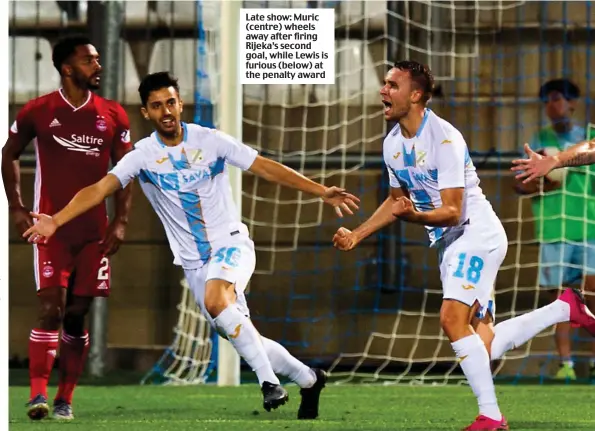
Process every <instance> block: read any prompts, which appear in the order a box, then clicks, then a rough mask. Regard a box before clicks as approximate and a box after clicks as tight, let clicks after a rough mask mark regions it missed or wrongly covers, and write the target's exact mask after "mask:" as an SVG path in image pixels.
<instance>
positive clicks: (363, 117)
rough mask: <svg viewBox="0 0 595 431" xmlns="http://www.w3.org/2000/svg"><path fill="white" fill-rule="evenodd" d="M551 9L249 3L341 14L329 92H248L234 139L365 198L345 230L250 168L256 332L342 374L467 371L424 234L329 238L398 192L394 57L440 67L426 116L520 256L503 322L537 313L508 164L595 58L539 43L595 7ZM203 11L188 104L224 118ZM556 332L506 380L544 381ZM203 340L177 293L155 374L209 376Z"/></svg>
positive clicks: (532, 256)
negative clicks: (386, 90)
mask: <svg viewBox="0 0 595 431" xmlns="http://www.w3.org/2000/svg"><path fill="white" fill-rule="evenodd" d="M547 3H548V2H522V1H401V2H383V1H365V2H364V1H271V2H265V1H263V2H259V1H247V2H244V3H243V7H246V8H267V7H268V8H283V7H285V8H305V7H310V8H314V7H317V8H323V7H330V8H334V9H335V17H336V18H335V25H336V29H335V41H336V69H335V70H336V80H335V84H334V85H244V86H243V89H242V95H243V103H242V138H243V141H244V142H246V143H247V144H249V145H251V146H252V147H254V148H256V149H257V150H259V151H260V153H261V154H262V155H264V156H267V157H271V158H273V159H275V160H278V161H280V162H282V163H285V164H287V165H289V166H291V167H293V168H294V169H296V170H298V171H300V172H302V173H303V174H304V175H306V176H308V177H310V178H312V179H315V180H316V181H319V182H322V183H323V184H326V185H337V186H341V187H346V188H347V189H349V190H350V191H351V192H353V193H355V194H357V195H358V196H360V198H361V199H362V202H361V210H360V211H359V212H358V214H357V215H356V216H354V217H347V218H345V219H343V220H337V219H336V218H335V216H334V212H333V211H331V210H329V209H328V208H325V207H324V205H323V204H322V203H321V202H320V200H318V199H315V198H312V197H311V196H306V195H304V194H302V193H298V192H294V191H292V190H289V189H286V188H282V187H280V186H277V185H274V184H271V183H268V182H266V181H264V180H262V179H259V178H256V177H254V176H253V175H251V174H247V173H246V174H244V175H243V179H242V193H241V196H242V216H243V221H244V223H246V225H247V226H248V227H249V229H250V233H251V236H252V238H253V239H254V241H255V245H256V251H257V267H256V272H255V274H254V277H253V278H252V282H251V284H250V291H249V296H248V301H249V304H250V308H251V313H252V318H253V320H254V322H255V324H256V326H257V327H258V329H259V331H261V332H262V333H263V334H264V335H266V336H267V337H270V338H273V339H276V340H278V341H279V342H281V343H282V344H283V345H285V347H287V348H288V350H290V352H292V353H293V354H294V355H296V356H297V357H298V358H300V359H302V360H304V361H306V362H308V363H310V364H314V365H316V364H318V365H319V366H321V367H323V368H325V369H327V370H330V372H331V375H332V376H333V377H336V378H337V379H338V380H339V381H343V382H345V381H364V382H371V381H385V382H395V383H399V382H424V381H432V382H447V381H449V380H459V379H463V377H462V375H461V373H460V370H459V369H458V365H457V363H456V361H455V357H454V354H453V352H452V348H451V346H450V343H449V342H448V340H447V338H446V337H445V336H444V334H443V333H442V331H441V330H440V324H439V319H438V316H439V307H440V301H441V294H442V291H441V287H440V284H439V280H440V279H439V274H438V271H437V268H438V267H437V262H436V256H435V252H434V251H433V250H430V249H428V248H427V240H426V238H425V234H424V232H423V230H422V228H418V227H415V226H413V227H412V226H406V225H404V224H403V225H401V226H391V227H389V228H387V229H385V230H383V231H382V232H380V233H379V235H377V236H375V237H372V238H370V239H368V240H366V241H365V242H364V243H362V244H361V245H360V246H359V247H358V249H356V250H355V251H353V252H351V253H347V254H345V253H339V252H337V251H336V250H335V249H333V247H332V243H331V238H332V235H333V234H334V232H335V231H336V229H337V228H338V227H339V226H341V225H343V226H346V227H348V228H351V227H355V226H356V225H357V224H359V223H360V222H361V221H363V220H364V219H366V218H367V217H369V216H370V215H371V214H372V212H373V211H374V210H375V208H376V207H377V206H378V205H379V203H380V202H381V201H382V200H383V199H384V198H385V197H386V195H387V193H388V185H387V180H386V178H385V173H384V168H383V164H382V153H381V150H382V140H383V137H384V135H385V133H386V130H387V129H386V124H385V121H384V119H383V115H382V110H381V109H380V104H379V100H380V99H379V95H378V92H379V90H380V87H381V85H382V80H383V76H384V73H385V72H386V70H387V68H388V67H389V66H390V65H391V64H392V63H393V62H394V61H396V60H402V59H413V60H417V61H420V62H424V63H426V64H428V65H429V66H430V68H431V69H432V70H433V72H434V75H435V78H436V84H437V86H439V89H438V90H437V92H436V95H435V97H434V99H433V100H432V101H431V105H430V106H431V108H432V109H434V110H435V111H437V112H438V114H439V115H441V116H443V117H444V118H446V119H447V120H448V121H450V122H452V123H453V124H454V125H455V126H456V127H457V128H459V129H460V130H461V131H462V133H463V135H464V136H465V138H466V140H467V143H468V145H469V147H470V151H471V152H472V155H473V159H474V162H475V165H476V167H477V168H478V170H479V175H480V178H481V180H482V187H483V189H484V192H485V193H486V195H487V196H488V198H489V199H490V200H491V202H492V204H493V206H494V208H495V210H496V212H497V213H498V214H499V216H500V217H501V218H502V220H503V222H504V224H505V227H506V230H507V233H508V237H509V240H510V246H509V252H508V256H507V258H506V260H505V264H504V266H503V268H502V271H501V273H500V276H499V278H498V282H497V286H496V303H497V304H498V306H497V319H498V321H501V320H503V319H507V318H509V317H511V316H515V315H518V314H522V313H524V312H526V311H529V310H531V309H533V308H535V307H536V306H537V305H541V304H542V303H543V301H544V300H545V299H544V298H545V296H544V293H543V292H541V291H540V289H539V288H538V277H537V270H538V267H539V262H540V260H539V252H538V250H539V247H538V246H537V245H536V241H535V238H534V236H533V226H534V220H535V218H534V216H533V215H532V214H531V209H530V204H529V202H530V199H531V197H526V196H525V197H522V198H519V197H518V196H517V195H515V194H514V192H512V177H511V174H510V172H509V165H510V159H511V158H512V157H513V154H514V153H515V152H518V150H519V148H520V146H521V145H522V143H523V142H524V141H527V140H529V139H530V137H531V135H532V134H533V132H535V131H536V130H538V129H539V127H543V126H544V125H546V123H547V119H546V118H545V117H544V114H543V104H542V102H541V101H540V100H539V99H538V97H537V94H538V91H539V86H540V85H541V84H542V83H543V82H544V80H546V79H548V78H551V77H557V76H558V75H562V74H563V73H565V72H566V71H567V70H569V69H570V67H571V66H573V67H578V68H580V67H581V66H584V67H585V68H587V67H588V66H589V65H588V64H587V63H586V61H587V60H585V57H588V56H587V52H588V50H589V49H591V48H589V47H587V44H586V39H585V40H584V41H583V40H582V39H580V36H577V38H578V40H577V41H576V42H575V45H574V47H573V48H572V49H570V48H568V50H566V49H567V48H565V47H564V46H563V47H559V46H553V45H550V43H549V42H547V38H546V37H545V36H544V34H545V33H547V34H549V32H550V31H551V32H555V31H558V32H560V31H563V29H564V25H566V24H567V23H568V21H569V20H571V19H572V20H573V21H572V22H573V23H574V24H575V25H576V26H577V28H579V29H589V28H590V27H589V26H590V25H591V24H590V23H591V22H595V20H593V21H591V20H589V19H587V18H585V16H584V15H585V11H587V10H589V11H590V9H588V6H587V5H586V2H573V3H575V5H574V6H568V5H566V6H564V5H562V6H561V5H549V6H548V4H547ZM199 5H201V7H202V8H203V9H202V10H203V12H202V13H201V14H200V15H199V16H198V21H197V22H198V23H199V26H200V27H201V28H202V29H203V30H204V31H205V34H204V35H203V36H204V40H205V44H204V45H200V44H198V46H199V48H198V60H197V63H196V64H197V79H198V83H199V85H198V87H197V88H199V93H200V95H201V97H202V99H201V98H200V97H197V98H195V100H202V101H203V102H205V104H207V105H211V106H212V107H213V112H214V113H215V115H214V118H213V124H214V125H217V124H218V123H217V119H218V115H220V113H221V110H223V109H237V107H226V106H223V105H221V104H220V101H219V99H218V97H219V96H218V94H219V93H218V91H219V88H218V86H217V85H219V81H218V76H219V73H220V69H219V68H218V65H220V64H221V61H222V59H221V50H220V47H219V44H220V43H221V28H220V27H219V21H218V20H217V19H216V17H217V16H218V9H217V8H218V7H219V6H218V4H217V3H212V2H199ZM560 8H564V11H562V10H561V9H560ZM559 9H560V10H559ZM594 9H595V8H594ZM561 17H563V18H561ZM556 29H557V30H556ZM591 30H592V28H591ZM581 34H582V33H581ZM200 46H202V48H200ZM201 50H202V51H201ZM201 56H202V59H201ZM590 58H595V56H591V57H590ZM201 61H202V63H201ZM591 63H593V60H591ZM591 67H595V65H594V64H591ZM583 70H586V69H583ZM573 78H575V79H576V81H578V82H577V83H578V85H579V86H581V87H582V88H581V90H582V92H583V94H595V91H594V90H595V88H594V87H595V84H594V83H593V81H592V80H589V77H586V78H585V77H584V73H583V74H582V75H581V74H579V73H577V74H576V75H575V76H574V77H573ZM205 83H208V85H206V87H205ZM589 92H590V93H589ZM197 94H198V93H197ZM588 106H590V105H589V104H588V103H587V104H584V103H583V104H582V105H580V106H579V107H578V108H577V118H581V119H582V118H585V116H586V115H587V116H588V114H589V111H588V109H589V108H588ZM549 335H551V332H549V333H547V334H542V336H541V337H539V339H538V340H536V341H535V342H533V343H529V344H527V345H525V346H523V347H522V348H520V349H518V350H516V351H514V352H511V353H510V354H509V355H508V356H507V359H506V360H505V361H503V362H502V363H501V364H500V368H499V369H500V370H501V371H500V372H501V373H502V374H505V375H513V376H518V375H521V374H522V375H537V376H543V375H546V374H547V373H549V371H548V367H549V366H550V365H551V364H553V363H554V362H555V355H554V353H553V350H552V346H553V344H552V343H553V342H552V339H551V337H550V336H549ZM211 338H212V334H211V332H210V330H209V328H208V327H207V326H205V324H204V320H202V318H201V317H200V316H199V314H198V313H197V311H196V308H195V306H194V305H193V302H192V300H191V297H188V294H187V291H186V290H185V289H184V294H183V298H182V301H181V303H180V320H179V321H178V326H177V327H176V328H175V342H174V343H173V344H172V346H171V348H170V349H169V351H168V353H167V355H166V356H167V358H168V359H167V360H165V359H164V360H163V361H162V362H160V364H158V365H157V366H156V369H155V370H153V371H157V372H158V374H162V375H163V376H164V377H165V378H166V379H170V381H177V382H186V383H194V382H202V381H204V380H205V378H206V377H208V376H209V375H210V372H211V371H212V370H213V369H216V366H215V362H216V358H214V357H213V354H212V353H213V352H214V351H216V340H214V339H213V340H211ZM212 341H215V345H214V346H213V344H212ZM581 346H582V345H578V347H577V351H579V355H580V351H581V349H582V347H581ZM583 350H584V349H583ZM172 358H173V359H172ZM209 358H210V361H209ZM164 364H167V366H166V365H164ZM213 367H214V368H213ZM190 368H195V371H193V372H190V371H189V369H190Z"/></svg>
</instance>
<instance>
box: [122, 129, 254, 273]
mask: <svg viewBox="0 0 595 431" xmlns="http://www.w3.org/2000/svg"><path fill="white" fill-rule="evenodd" d="M182 128H183V133H184V138H183V141H182V142H181V143H180V144H179V145H177V146H175V147H168V146H166V145H165V144H163V143H162V142H161V140H160V139H159V135H157V133H156V132H154V133H152V134H151V136H149V137H147V138H145V139H142V140H141V141H139V142H138V143H137V144H136V145H135V146H134V150H132V151H131V152H129V153H128V154H126V155H125V156H124V157H123V158H122V160H120V162H119V163H118V164H117V165H116V166H115V167H114V168H113V169H112V170H111V171H110V174H113V175H115V176H116V177H117V178H118V179H119V180H120V183H121V184H122V187H125V186H126V185H127V184H128V183H129V182H130V181H131V180H132V179H133V178H134V177H136V176H138V177H139V180H140V185H141V188H142V190H143V192H144V194H145V196H146V197H147V199H148V200H149V202H150V203H151V205H152V206H153V208H154V209H155V211H156V212H157V215H158V216H159V218H160V219H161V222H162V223H163V226H164V228H165V232H166V234H167V238H168V240H169V244H170V247H171V250H172V252H173V254H174V263H175V264H178V265H181V266H183V267H184V268H186V269H193V268H198V267H200V266H202V265H203V264H204V263H205V262H207V261H208V260H209V258H210V256H211V253H212V249H211V246H212V243H213V242H214V241H217V240H218V239H221V238H223V237H224V236H225V235H227V236H229V235H230V234H235V233H236V232H238V233H242V234H247V232H248V229H247V227H246V226H245V225H244V224H243V223H242V222H241V219H240V216H239V214H238V211H237V209H236V206H235V204H234V202H233V198H232V194H231V185H230V183H229V177H228V171H227V165H228V163H229V164H231V165H232V166H236V167H238V168H240V169H242V170H247V169H249V168H250V166H252V163H253V162H254V160H255V159H256V156H257V154H258V153H257V151H256V150H254V149H252V148H250V147H249V146H247V145H245V144H243V143H241V142H239V141H237V140H236V139H234V138H232V137H231V136H229V135H226V134H225V133H223V132H221V131H218V130H214V129H209V128H205V127H201V126H198V125H196V124H186V123H182Z"/></svg>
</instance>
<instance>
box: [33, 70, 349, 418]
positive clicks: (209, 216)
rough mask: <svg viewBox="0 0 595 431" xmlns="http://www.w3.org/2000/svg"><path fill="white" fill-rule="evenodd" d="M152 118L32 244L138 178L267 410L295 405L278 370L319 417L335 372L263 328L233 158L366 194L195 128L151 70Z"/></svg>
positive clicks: (301, 185)
mask: <svg viewBox="0 0 595 431" xmlns="http://www.w3.org/2000/svg"><path fill="white" fill-rule="evenodd" d="M139 93H140V97H141V101H142V108H141V112H142V114H143V116H144V117H145V118H146V119H147V120H150V121H151V122H152V123H153V126H154V128H155V132H154V133H153V134H151V136H149V137H148V138H145V139H143V140H141V141H139V142H138V143H137V144H136V145H135V148H134V150H133V151H131V152H130V153H129V154H128V155H127V156H125V157H124V158H122V160H121V161H120V162H119V163H118V164H117V165H116V166H115V167H114V168H113V170H112V171H110V172H109V173H108V174H107V175H106V176H105V177H104V178H103V179H102V180H101V181H99V182H97V183H96V184H94V185H91V186H89V187H86V188H84V189H82V190H81V191H80V192H79V193H78V194H77V195H76V196H75V197H74V198H73V199H72V201H71V202H70V203H69V204H68V205H67V206H66V207H64V208H63V209H62V210H61V211H59V212H58V213H56V214H54V215H53V217H50V216H49V215H44V214H35V215H34V217H35V218H36V219H37V223H36V224H35V225H34V226H33V227H32V228H31V229H30V230H29V231H28V232H26V233H25V235H24V236H29V241H30V242H40V241H46V240H47V238H49V237H51V236H52V235H53V234H54V232H55V231H56V229H58V228H59V227H60V226H62V225H64V224H65V223H67V222H68V221H70V220H72V219H73V218H75V217H77V216H78V215H80V214H82V213H84V212H85V211H87V210H88V209H90V208H92V207H94V206H96V205H98V204H99V203H100V202H103V200H104V199H105V198H106V197H107V196H109V195H111V194H113V193H114V192H116V191H117V190H120V189H121V188H122V187H125V186H126V185H127V184H128V183H129V182H130V181H131V180H132V179H134V177H136V176H138V177H139V179H140V184H141V187H142V189H143V192H144V193H145V195H146V197H147V199H148V200H149V201H150V202H151V205H152V206H153V208H154V209H155V211H156V212H157V214H158V216H159V218H160V219H161V221H162V223H163V226H164V228H165V232H166V234H167V237H168V240H169V244H170V247H171V250H172V252H173V255H174V263H176V264H178V265H181V266H182V267H183V268H184V273H185V277H186V279H187V281H188V284H189V285H190V287H191V289H192V291H193V293H194V296H195V299H196V302H197V304H198V305H199V306H200V308H201V310H202V312H203V314H204V315H205V317H206V318H207V320H209V322H210V323H211V325H212V327H213V328H215V329H216V330H217V331H218V332H219V334H221V335H222V336H223V337H226V338H227V339H228V340H229V341H230V342H231V344H232V345H233V346H234V348H235V349H236V350H237V352H238V353H239V354H240V356H242V358H244V360H245V361H246V362H247V363H248V364H249V365H250V366H251V367H252V369H253V370H254V371H255V372H256V375H257V377H258V380H259V383H260V385H261V390H262V393H263V397H264V401H263V406H264V408H265V409H266V410H267V411H270V409H272V408H277V407H278V406H280V405H282V404H285V402H286V401H287V399H288V395H287V391H286V390H285V389H284V388H283V387H282V386H281V385H280V384H279V379H278V378H277V376H276V375H275V373H278V374H281V375H284V376H287V377H289V378H290V379H291V380H293V381H294V382H295V383H297V385H299V386H300V388H301V391H300V392H301V395H302V401H301V404H300V407H299V410H298V418H299V419H314V418H316V417H317V416H318V405H319V398H320V392H321V390H322V388H323V387H324V386H325V381H326V375H325V373H324V372H323V371H322V370H317V369H316V370H315V369H311V368H309V367H307V366H306V365H304V364H303V363H302V362H300V361H299V360H297V359H296V358H294V357H293V356H291V354H289V352H288V351H287V350H286V349H285V348H284V347H283V346H281V345H280V344H278V343H277V342H275V341H272V340H270V339H268V338H265V337H263V336H261V335H260V334H259V333H258V332H257V330H256V329H255V328H254V326H253V324H252V322H251V321H250V317H249V310H248V306H247V304H246V298H245V296H244V290H245V288H246V286H247V284H248V281H249V280H250V277H251V276H252V272H253V271H254V268H255V262H256V259H255V253H254V243H253V242H252V240H251V239H250V237H249V235H248V229H247V227H246V226H245V225H244V224H243V223H242V222H241V220H240V217H239V215H238V214H237V210H236V209H235V208H234V203H233V200H232V196H231V187H230V184H229V179H228V174H227V163H229V164H231V165H233V166H237V167H239V168H241V169H243V170H249V171H250V172H252V173H253V174H255V175H258V176H260V177H262V178H264V179H266V180H269V181H273V182H276V183H278V184H281V185H284V186H287V187H291V188H294V189H297V190H301V191H303V192H305V193H310V194H312V195H315V196H319V197H320V198H321V199H322V200H323V201H324V202H325V203H327V204H329V205H331V206H333V207H334V208H335V210H336V212H337V214H338V215H339V216H342V211H345V212H347V213H348V214H353V213H352V209H357V208H358V206H357V202H359V199H358V198H356V197H355V196H353V195H351V194H349V193H347V192H345V191H344V190H343V189H340V188H337V187H325V186H323V185H321V184H318V183H316V182H314V181H311V180H309V179H307V178H306V177H304V176H303V175H301V174H299V173H297V172H296V171H294V170H292V169H290V168H288V167H286V166H284V165H282V164H280V163H277V162H275V161H272V160H269V159H266V158H263V157H261V156H259V155H258V154H257V152H256V151H255V150H254V149H252V148H250V147H248V146H247V145H245V144H243V143H241V142H239V141H237V140H235V139H234V138H232V137H231V136H228V135H226V134H224V133H222V132H220V131H217V130H212V129H208V128H204V127H201V126H198V125H196V124H185V123H183V122H181V120H180V114H181V112H182V101H181V100H180V97H179V87H178V83H177V80H176V79H175V78H174V77H172V76H171V75H170V74H169V73H167V72H160V73H155V74H151V75H148V76H146V77H145V78H144V79H143V81H142V82H141V84H140V87H139Z"/></svg>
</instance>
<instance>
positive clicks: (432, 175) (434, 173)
mask: <svg viewBox="0 0 595 431" xmlns="http://www.w3.org/2000/svg"><path fill="white" fill-rule="evenodd" d="M428 174H430V178H431V179H433V180H434V181H438V169H428Z"/></svg>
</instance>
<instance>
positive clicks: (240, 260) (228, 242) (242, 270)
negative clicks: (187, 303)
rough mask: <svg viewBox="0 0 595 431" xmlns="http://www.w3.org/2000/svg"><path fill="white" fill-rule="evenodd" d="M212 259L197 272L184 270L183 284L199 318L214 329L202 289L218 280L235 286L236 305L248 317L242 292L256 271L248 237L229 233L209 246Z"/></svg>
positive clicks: (248, 312)
mask: <svg viewBox="0 0 595 431" xmlns="http://www.w3.org/2000/svg"><path fill="white" fill-rule="evenodd" d="M211 249H212V252H211V258H210V259H209V260H208V262H207V263H206V264H204V265H203V266H202V267H200V268H197V269H184V274H185V276H186V281H187V282H188V285H189V286H190V290H191V291H192V293H193V294H194V299H195V301H196V303H197V304H198V306H199V307H200V310H201V311H202V314H203V315H204V316H205V318H206V319H207V320H208V322H209V323H210V324H211V326H212V327H213V328H214V327H215V324H214V322H213V319H212V318H211V316H210V315H209V313H208V312H207V310H206V308H205V286H206V283H207V281H208V280H212V279H221V280H225V281H229V282H230V283H234V284H235V292H236V297H237V299H236V305H237V306H238V308H239V309H240V312H241V313H242V314H244V315H245V316H247V317H250V310H249V309H248V303H247V302H246V296H245V295H244V291H245V290H246V287H247V286H248V282H249V281H250V278H251V277H252V273H253V272H254V269H255V267H256V254H255V252H254V242H253V241H252V240H251V239H250V237H249V236H248V234H247V233H244V232H241V233H240V232H237V233H235V232H234V233H232V234H230V235H229V236H226V237H224V238H222V239H219V240H217V241H214V242H213V243H212V244H211Z"/></svg>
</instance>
